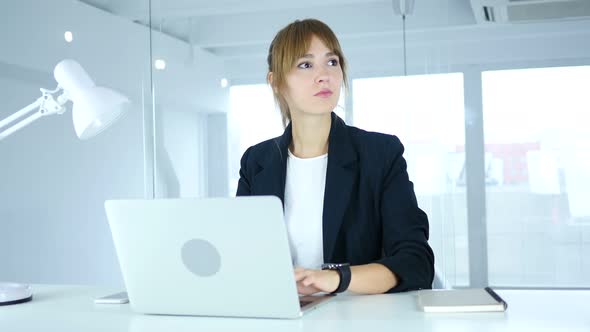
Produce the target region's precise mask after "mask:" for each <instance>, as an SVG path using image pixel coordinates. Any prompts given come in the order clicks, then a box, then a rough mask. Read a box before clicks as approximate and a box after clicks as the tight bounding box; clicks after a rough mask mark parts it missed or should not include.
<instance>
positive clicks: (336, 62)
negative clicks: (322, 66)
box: [328, 59, 338, 66]
mask: <svg viewBox="0 0 590 332" xmlns="http://www.w3.org/2000/svg"><path fill="white" fill-rule="evenodd" d="M328 64H330V66H338V60H337V59H332V60H330V61H328Z"/></svg>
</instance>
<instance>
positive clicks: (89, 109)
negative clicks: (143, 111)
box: [0, 59, 131, 306]
mask: <svg viewBox="0 0 590 332" xmlns="http://www.w3.org/2000/svg"><path fill="white" fill-rule="evenodd" d="M53 76H54V77H55V80H56V81H57V83H58V85H57V88H56V89H55V90H53V91H49V90H46V89H41V97H39V99H37V100H36V101H35V102H33V103H32V104H30V105H28V106H26V107H25V108H23V109H21V110H19V111H17V112H16V113H14V114H13V115H11V116H9V117H8V118H6V119H4V120H2V121H0V141H1V140H3V139H5V138H6V137H8V136H9V135H11V134H13V133H14V132H16V131H17V130H19V129H21V128H23V127H25V126H27V125H29V124H30V123H32V122H33V121H35V120H37V119H39V118H41V117H43V116H47V115H53V114H63V113H64V112H65V111H66V107H65V104H66V103H67V102H68V101H72V103H73V106H72V118H73V122H74V130H75V131H76V135H77V136H78V137H79V138H80V139H82V140H85V139H88V138H91V137H93V136H95V135H97V134H99V133H100V132H102V131H103V130H104V129H106V128H107V127H109V126H110V125H111V124H113V123H114V122H115V121H116V120H118V119H119V118H120V117H121V116H122V115H123V114H125V113H126V112H127V111H128V110H129V108H130V104H131V103H130V102H129V99H128V98H127V97H125V96H124V95H122V94H120V93H118V92H116V91H114V90H111V89H108V88H105V87H100V86H96V84H94V82H93V81H92V79H91V78H90V76H88V74H87V73H86V71H85V70H84V69H83V68H82V66H80V64H79V63H77V62H76V61H74V60H69V59H66V60H63V61H61V62H60V63H58V64H57V65H56V66H55V69H54V71H53ZM58 94H59V95H58ZM25 116H26V117H25ZM17 120H18V121H17ZM9 125H10V126H9ZM32 298H33V292H32V290H31V287H30V286H29V285H25V284H17V283H0V306H2V305H8V304H17V303H23V302H28V301H30V300H31V299H32Z"/></svg>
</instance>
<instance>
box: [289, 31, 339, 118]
mask: <svg viewBox="0 0 590 332" xmlns="http://www.w3.org/2000/svg"><path fill="white" fill-rule="evenodd" d="M286 83H287V86H286V88H285V91H283V96H284V98H285V100H286V101H287V104H288V105H289V109H290V110H291V114H293V113H307V114H325V113H328V114H329V113H330V112H332V111H333V110H334V108H335V107H336V104H337V103H338V98H339V97H340V87H341V85H342V68H341V67H340V59H339V58H338V56H337V55H335V54H334V53H333V52H332V50H330V49H328V48H327V47H326V46H325V45H324V43H323V42H322V41H321V40H320V39H319V38H317V37H316V36H312V39H311V45H310V48H309V50H308V51H307V53H306V54H305V55H304V56H303V57H302V58H300V59H298V60H297V61H296V62H295V67H294V68H293V69H292V70H291V71H290V72H289V73H288V74H287V75H286Z"/></svg>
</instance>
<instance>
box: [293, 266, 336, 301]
mask: <svg viewBox="0 0 590 332" xmlns="http://www.w3.org/2000/svg"><path fill="white" fill-rule="evenodd" d="M295 281H296V282H297V292H298V293H299V294H301V295H311V294H315V293H319V292H326V293H331V292H333V291H335V290H336V289H337V288H338V285H339V284H340V276H339V275H338V272H337V271H334V270H308V269H304V268H302V267H297V268H295Z"/></svg>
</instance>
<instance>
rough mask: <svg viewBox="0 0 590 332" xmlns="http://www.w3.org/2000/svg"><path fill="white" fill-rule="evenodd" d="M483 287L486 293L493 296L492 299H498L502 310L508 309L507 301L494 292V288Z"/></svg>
mask: <svg viewBox="0 0 590 332" xmlns="http://www.w3.org/2000/svg"><path fill="white" fill-rule="evenodd" d="M484 289H485V291H486V292H488V294H490V296H491V297H493V298H494V300H496V301H498V303H502V305H503V306H504V310H506V309H508V303H506V301H504V299H502V298H501V297H500V295H498V293H496V292H494V290H493V289H491V288H490V287H486V288H484Z"/></svg>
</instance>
